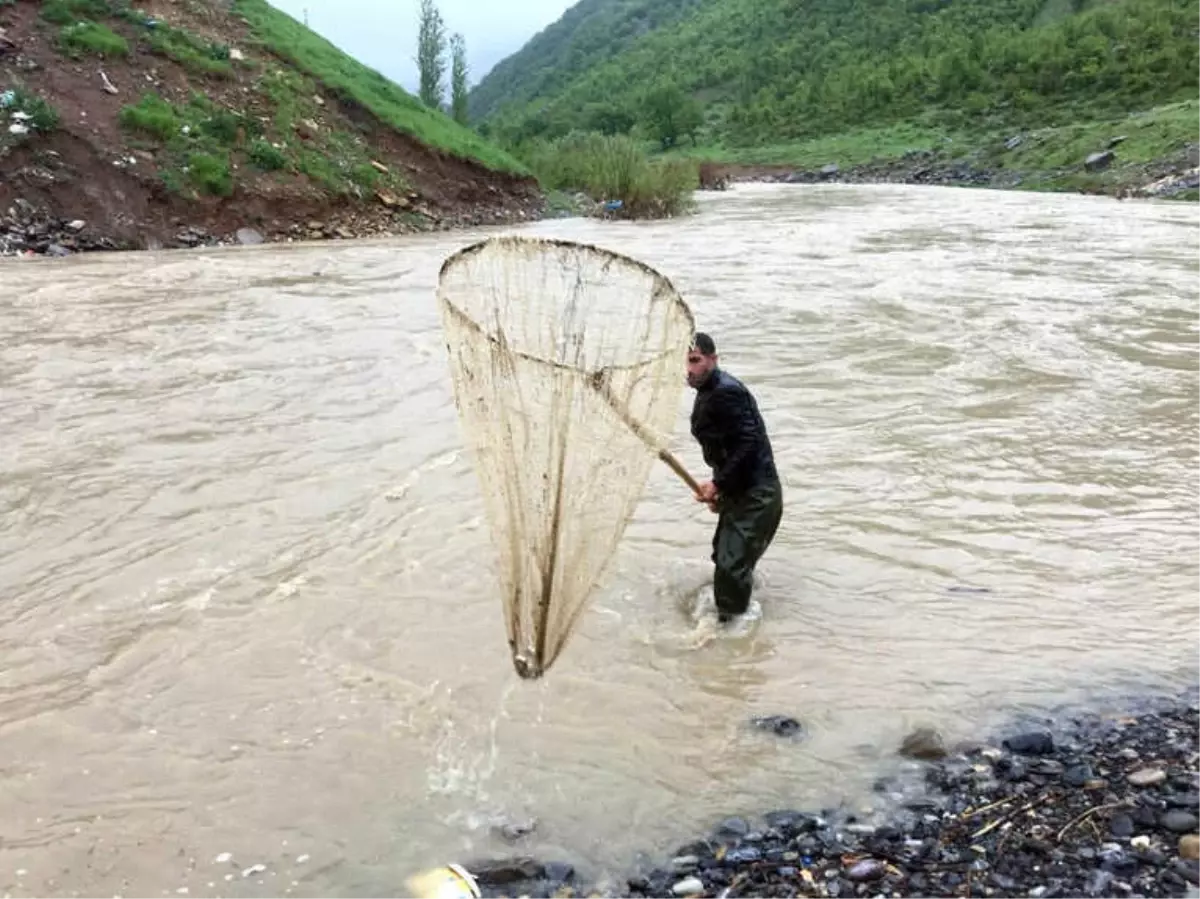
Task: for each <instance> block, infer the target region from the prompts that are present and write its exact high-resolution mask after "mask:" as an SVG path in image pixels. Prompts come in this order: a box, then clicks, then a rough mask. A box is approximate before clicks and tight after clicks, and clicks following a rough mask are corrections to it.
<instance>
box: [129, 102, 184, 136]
mask: <svg viewBox="0 0 1200 899" xmlns="http://www.w3.org/2000/svg"><path fill="white" fill-rule="evenodd" d="M118 121H119V122H120V123H121V125H122V126H123V127H124V128H127V129H129V130H130V131H137V132H141V133H142V134H146V135H149V136H150V137H155V138H157V139H158V140H160V141H162V142H163V143H167V142H168V141H171V140H174V139H176V138H178V137H179V135H180V130H181V129H182V128H183V120H182V119H181V118H180V117H179V116H178V115H177V114H176V112H175V107H174V106H172V105H171V104H170V103H168V102H167V101H166V100H164V99H163V98H162V97H160V96H158V94H144V95H143V96H142V99H141V100H139V101H138V103H137V104H136V105H133V106H124V107H122V108H121V112H120V114H119V115H118Z"/></svg>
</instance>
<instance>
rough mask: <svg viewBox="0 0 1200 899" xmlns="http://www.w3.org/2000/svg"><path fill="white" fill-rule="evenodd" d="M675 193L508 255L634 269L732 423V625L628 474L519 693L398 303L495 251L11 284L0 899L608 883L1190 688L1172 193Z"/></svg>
mask: <svg viewBox="0 0 1200 899" xmlns="http://www.w3.org/2000/svg"><path fill="white" fill-rule="evenodd" d="M700 204H701V207H700V213H699V214H698V215H697V216H695V217H693V218H689V219H686V220H683V221H677V222H665V223H649V224H616V223H601V222H593V221H580V220H563V221H549V222H541V223H537V224H535V225H531V226H529V227H528V228H525V229H514V230H525V231H528V232H532V233H537V234H545V235H555V236H561V237H566V238H571V239H581V240H586V241H590V242H596V243H599V244H601V245H603V246H606V247H609V248H612V249H615V250H620V251H624V252H628V253H631V254H633V255H635V256H637V257H639V258H641V259H643V260H644V261H646V262H648V263H650V264H651V265H654V266H655V267H657V268H659V269H660V270H661V271H662V272H663V273H665V274H666V275H668V276H669V277H670V278H671V279H672V280H673V281H674V282H675V283H676V284H677V286H678V287H679V288H680V289H681V291H682V292H683V293H684V295H685V297H686V298H687V299H688V301H689V302H690V303H691V305H692V308H693V310H694V312H695V314H696V317H697V320H698V323H699V325H700V326H701V327H703V328H704V329H706V330H708V331H710V332H711V333H713V334H714V336H715V337H716V339H717V342H718V345H719V348H720V350H721V352H722V361H723V363H724V365H725V366H726V367H727V368H728V369H729V370H730V371H732V372H733V373H735V374H736V375H738V376H740V377H742V378H743V379H744V380H746V381H747V382H748V383H749V384H750V385H751V386H752V387H753V389H754V390H755V391H756V393H757V395H758V398H759V402H760V404H761V406H762V409H763V411H764V415H765V417H766V419H767V422H768V425H769V427H770V429H771V433H772V438H773V440H774V443H775V449H776V457H777V460H778V462H779V464H780V468H781V472H782V476H783V479H784V484H785V490H786V494H787V495H786V502H787V508H786V512H785V517H784V521H783V524H782V526H781V529H780V532H779V536H778V538H777V540H776V543H775V545H774V546H773V548H772V549H771V551H770V553H769V554H768V556H767V557H766V559H765V560H764V561H763V563H762V566H761V568H760V574H761V585H760V589H759V593H758V596H759V598H760V600H761V607H762V613H763V614H762V618H761V620H760V621H758V622H757V623H755V624H754V626H753V627H751V628H749V629H748V630H746V631H744V632H742V633H740V634H735V635H734V636H732V637H728V638H725V639H720V640H716V641H714V642H710V643H708V644H707V645H704V646H702V647H700V648H695V646H694V643H693V642H690V641H689V635H690V634H691V629H692V623H691V621H690V620H689V619H688V617H687V616H686V614H684V612H683V611H682V610H681V607H682V606H683V604H684V603H685V602H686V601H687V598H688V597H689V596H694V595H695V594H696V592H697V591H698V590H700V589H701V588H702V585H703V584H704V582H705V579H706V577H707V576H708V551H709V545H708V542H709V539H710V533H711V527H712V524H713V519H712V517H711V516H710V515H709V513H708V512H707V511H706V510H704V509H703V508H702V507H700V506H698V505H697V504H696V503H695V502H694V501H693V500H692V498H691V497H690V495H689V494H688V493H687V491H686V490H685V489H683V488H682V487H681V485H680V482H679V481H678V479H677V478H676V477H675V476H674V475H673V474H672V473H671V472H670V471H669V470H668V469H667V468H666V467H665V466H662V465H656V467H655V469H654V470H653V472H652V475H651V479H650V482H649V485H648V488H647V491H646V494H645V496H644V499H643V501H642V503H641V505H640V506H639V508H638V512H637V516H636V518H635V520H634V521H633V522H632V524H631V525H630V527H629V529H628V530H627V532H626V536H625V539H624V541H623V543H622V545H621V547H620V549H619V551H618V553H617V555H616V557H615V561H614V563H613V568H612V570H611V573H610V577H609V578H608V580H607V581H606V582H605V584H604V585H603V587H602V588H601V589H599V590H598V591H597V592H596V593H595V595H594V597H593V600H592V603H591V605H590V607H589V611H588V612H587V613H586V614H585V616H584V617H583V619H582V621H581V624H580V626H579V628H578V630H577V632H576V633H575V636H574V637H573V639H572V641H571V642H570V643H569V645H568V646H567V649H566V650H565V652H564V653H563V656H562V657H561V659H560V660H559V662H558V663H557V665H556V666H555V667H554V668H553V669H552V670H551V672H550V674H549V675H548V676H547V677H546V679H545V680H543V681H540V682H535V683H529V682H523V681H520V680H518V679H517V678H516V676H515V675H514V673H513V671H512V666H511V663H510V661H509V657H508V647H507V645H506V643H505V640H504V634H503V627H502V622H501V619H500V602H499V597H498V595H497V593H496V591H495V589H494V581H493V579H492V577H491V575H490V566H491V558H490V555H489V554H490V551H491V550H490V546H489V543H488V539H489V538H488V531H487V529H486V526H485V524H484V521H483V518H482V501H481V498H480V493H479V488H478V484H477V482H476V480H475V477H474V473H473V471H472V469H471V467H470V463H469V459H468V458H467V457H466V456H465V455H464V453H463V451H462V440H461V434H460V432H459V426H458V420H457V416H456V413H455V410H454V408H453V404H452V399H451V392H450V383H449V374H448V368H447V363H446V354H445V347H444V345H443V343H442V337H441V330H440V322H439V319H438V317H437V309H436V306H435V305H434V295H433V290H434V285H435V281H436V276H437V270H438V267H439V265H440V264H441V262H442V260H443V259H444V258H445V257H446V256H447V255H449V254H450V253H451V252H453V251H455V250H456V249H458V248H460V247H462V246H464V245H466V244H467V243H469V242H472V241H474V240H476V239H478V238H479V237H481V236H483V235H484V234H486V233H494V232H484V231H480V232H472V233H456V234H442V235H435V236H423V237H418V238H407V239H404V240H396V241H387V242H346V243H325V244H318V245H289V246H263V247H254V248H244V249H229V250H220V251H200V252H164V253H142V254H114V255H87V256H83V257H75V258H70V259H65V260H53V261H51V260H38V261H15V260H7V261H3V264H0V329H2V331H3V343H2V344H0V434H2V435H3V439H2V440H0V475H2V481H0V659H2V664H0V893H4V894H11V895H14V896H29V895H104V896H107V895H116V894H122V895H149V896H159V895H167V896H175V895H183V894H184V891H186V894H187V895H191V896H209V895H228V896H259V895H283V894H290V895H298V896H299V895H304V896H318V895H381V894H389V895H403V894H404V892H405V887H404V878H405V877H407V876H408V875H410V874H412V873H413V872H414V871H417V870H420V869H422V868H425V867H429V866H432V865H436V864H440V863H442V862H449V861H464V860H467V859H469V858H473V857H477V856H482V855H489V854H492V853H500V852H512V851H514V850H513V849H512V848H511V847H509V846H507V844H505V843H504V842H502V841H501V840H500V839H499V838H498V837H496V836H495V835H493V833H492V829H491V826H492V823H493V822H494V821H495V820H496V819H498V818H500V817H502V816H509V818H510V819H522V818H527V817H536V818H537V819H538V822H539V823H538V828H537V831H536V832H535V833H534V834H533V835H532V836H531V837H529V838H528V839H527V840H526V841H525V842H524V843H523V844H522V845H521V847H520V848H519V850H518V851H520V852H524V853H528V854H532V855H536V856H538V857H545V858H561V859H566V860H569V861H571V862H573V863H574V864H575V865H576V866H577V867H578V868H579V869H580V871H581V873H586V874H587V875H589V876H591V877H601V878H603V877H604V876H606V875H608V876H612V877H614V878H615V877H617V876H619V875H620V874H621V873H623V872H625V871H627V870H628V869H629V867H630V866H631V865H632V863H633V862H634V860H635V858H636V855H637V853H638V852H639V851H643V850H644V851H649V852H652V853H667V852H669V851H670V850H671V849H673V848H674V847H675V846H676V845H678V844H679V843H680V842H683V841H686V840H687V839H689V838H691V837H692V836H693V835H694V834H696V833H698V832H700V831H701V830H702V829H703V828H707V827H708V826H709V825H710V824H711V823H712V822H713V821H714V820H716V819H717V818H719V817H721V816H723V815H726V814H735V813H747V814H753V813H756V812H758V811H763V810H766V809H769V808H775V807H787V806H792V807H804V808H811V807H821V806H822V805H829V804H836V803H837V802H839V801H841V800H842V799H848V800H849V801H852V802H858V801H866V799H867V798H869V797H870V795H871V793H870V786H871V783H872V780H873V778H874V777H875V776H876V771H877V767H878V765H879V764H882V763H884V762H886V760H887V759H888V758H889V757H890V756H892V755H893V753H894V750H895V747H896V746H897V744H898V742H899V741H900V739H901V738H902V737H903V735H904V734H905V733H906V732H907V731H909V730H910V729H912V728H913V727H914V726H917V725H921V724H930V725H933V726H936V727H937V728H939V729H940V730H941V731H942V732H943V733H944V734H945V735H946V737H947V739H948V740H953V739H956V738H960V737H970V736H974V735H976V734H978V733H979V732H980V731H981V729H985V728H987V727H988V726H990V725H991V724H993V723H994V722H997V721H999V720H1001V716H1003V715H1005V714H1007V713H1009V712H1011V711H1012V710H1014V709H1021V708H1036V707H1038V706H1039V705H1040V704H1042V703H1048V702H1057V701H1059V700H1064V699H1070V698H1071V697H1077V696H1085V695H1088V694H1089V693H1090V692H1091V691H1094V690H1096V689H1113V688H1120V689H1125V688H1142V687H1148V688H1159V687H1175V686H1178V685H1183V684H1187V683H1189V682H1191V681H1193V680H1194V679H1195V676H1196V663H1197V652H1196V633H1197V625H1198V607H1197V578H1198V551H1200V545H1198V516H1197V462H1198V453H1197V429H1198V401H1200V392H1198V386H1197V384H1198V379H1197V370H1198V366H1197V358H1198V357H1197V353H1198V340H1200V322H1198V305H1197V300H1198V293H1197V238H1198V236H1200V221H1198V217H1197V210H1196V206H1195V205H1194V204H1192V205H1185V204H1178V205H1169V204H1157V203H1138V202H1126V203H1118V202H1115V201H1112V200H1108V199H1102V198H1089V197H1080V196H1038V195H1030V194H1019V193H998V192H988V191H979V190H963V189H918V188H906V187H884V186H880V187H851V186H821V187H787V186H778V185H773V186H766V185H763V186H744V187H740V188H738V189H736V190H732V191H730V192H728V193H726V194H715V195H702V196H701V198H700ZM682 376H683V372H682V370H681V372H680V377H681V378H682ZM690 399H691V395H690V391H685V394H684V400H685V403H684V404H683V405H681V407H680V414H679V424H678V427H677V429H676V432H675V441H674V447H675V449H676V451H677V452H678V453H679V455H680V456H681V457H682V458H683V459H684V460H685V461H686V462H687V464H688V465H689V466H691V467H692V469H693V471H695V472H696V473H698V474H702V473H703V471H702V469H701V467H700V465H701V462H700V456H699V452H698V450H697V448H696V447H695V446H694V445H693V444H692V443H691V441H690V438H689V437H688V435H687V421H686V413H687V406H686V403H687V402H690ZM769 714H787V715H792V716H795V717H796V718H798V719H800V720H801V721H803V722H804V724H805V725H806V727H807V728H808V734H807V737H806V738H805V739H804V740H801V741H784V740H779V739H778V738H776V737H774V736H773V735H770V734H766V733H763V732H761V731H758V730H755V729H754V728H752V727H749V726H748V724H747V722H748V720H749V719H750V718H751V717H753V716H756V715H769ZM258 866H262V867H261V868H260V867H258Z"/></svg>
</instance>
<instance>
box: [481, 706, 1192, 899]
mask: <svg viewBox="0 0 1200 899" xmlns="http://www.w3.org/2000/svg"><path fill="white" fill-rule="evenodd" d="M1198 716H1200V704H1198V702H1197V694H1196V692H1195V691H1189V692H1188V693H1187V694H1185V695H1182V696H1177V697H1172V698H1170V699H1165V700H1159V701H1156V702H1153V703H1143V704H1141V705H1140V706H1139V707H1137V708H1135V709H1134V710H1132V711H1130V712H1129V713H1128V714H1121V715H1096V714H1083V715H1072V716H1069V717H1066V718H1064V717H1061V716H1059V717H1054V718H1048V719H1046V720H1045V721H1040V722H1033V723H1032V724H1031V723H1030V722H1025V723H1023V724H1022V725H1018V726H1014V728H1013V729H1012V730H1011V731H1010V732H1008V733H1006V734H998V735H996V736H995V738H994V739H990V740H987V741H984V742H980V743H976V744H969V745H960V746H954V747H947V746H945V745H944V743H943V741H942V739H941V737H940V736H939V735H938V734H936V733H935V732H932V731H918V732H916V733H914V734H912V735H911V736H910V737H909V738H908V739H906V740H905V741H904V743H903V744H902V745H901V746H900V747H898V748H897V756H898V757H899V758H898V761H899V762H900V763H901V764H900V768H901V771H900V772H899V773H898V774H895V775H891V776H888V777H886V778H883V779H881V780H880V781H879V782H877V783H876V791H877V798H878V802H876V803H873V806H874V807H875V808H876V811H875V812H874V813H873V814H871V815H869V816H856V815H854V814H850V813H846V812H839V811H836V810H822V811H815V810H793V809H782V810H772V811H769V812H767V813H766V814H764V815H762V817H761V818H759V819H746V818H742V817H732V818H728V819H726V820H724V821H721V822H719V823H718V824H717V825H716V827H715V828H714V829H713V830H712V831H711V832H710V833H708V834H706V835H704V836H703V837H701V838H699V839H697V840H696V841H694V842H692V843H689V844H687V845H684V846H680V847H679V848H678V850H677V851H676V852H675V854H674V857H671V858H663V859H661V860H660V862H659V863H658V864H657V865H655V866H653V867H651V868H650V869H648V870H642V871H637V872H634V873H633V874H632V875H631V876H630V877H629V878H628V881H627V883H626V884H624V885H623V886H619V887H617V888H616V889H613V888H611V885H610V886H609V887H607V888H606V887H600V888H596V887H594V886H592V885H588V884H584V883H581V882H578V881H577V878H576V875H575V872H574V871H573V869H572V868H571V866H570V865H568V864H563V863H553V864H546V863H543V862H541V861H538V860H535V859H532V858H515V859H503V860H485V861H476V862H473V863H468V864H467V865H466V868H467V870H469V871H471V873H472V874H473V875H474V876H475V877H476V879H477V881H478V884H479V889H480V891H481V893H482V894H483V895H485V896H522V895H528V896H569V895H578V896H583V895H627V896H637V897H640V896H677V897H683V896H714V897H715V896H720V897H737V896H786V897H794V896H828V897H860V896H984V897H993V896H995V897H1000V896H1032V897H1038V899H1052V897H1062V896H1117V897H1126V896H1186V895H1189V894H1191V895H1195V894H1196V885H1197V884H1200V867H1198V866H1200V861H1198V859H1200V834H1198V831H1200V820H1198V816H1200V773H1198V764H1197V763H1198V760H1200V752H1198V748H1200V747H1198V743H1200V729H1198ZM765 723H766V724H767V725H768V726H770V727H771V728H772V729H774V730H776V731H777V732H778V733H779V734H780V735H781V737H783V738H788V739H794V738H795V737H796V735H797V732H798V731H799V730H800V726H799V724H798V723H790V724H789V721H788V719H785V718H779V719H772V720H771V721H768V722H765Z"/></svg>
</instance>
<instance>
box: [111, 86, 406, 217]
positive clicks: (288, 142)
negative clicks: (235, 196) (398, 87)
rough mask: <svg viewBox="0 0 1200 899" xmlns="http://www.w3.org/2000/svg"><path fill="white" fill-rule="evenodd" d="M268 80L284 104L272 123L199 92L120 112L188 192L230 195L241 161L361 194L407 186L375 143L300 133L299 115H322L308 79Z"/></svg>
mask: <svg viewBox="0 0 1200 899" xmlns="http://www.w3.org/2000/svg"><path fill="white" fill-rule="evenodd" d="M268 84H273V90H274V96H275V97H277V98H278V100H279V102H280V107H279V110H280V112H279V114H278V115H277V116H276V120H275V121H274V122H273V123H272V125H271V126H270V127H269V128H264V126H263V124H262V122H260V121H259V119H258V118H257V117H256V116H253V115H248V114H245V113H243V112H241V111H239V110H235V109H227V108H224V107H221V106H218V105H216V104H214V103H213V102H212V101H211V100H209V99H208V98H207V97H205V96H204V95H203V94H200V93H193V95H192V97H191V99H190V100H189V101H188V102H187V103H186V104H182V105H176V104H172V103H169V102H168V101H167V100H165V99H163V98H162V97H160V96H158V95H157V94H154V93H147V94H145V95H143V96H142V98H141V99H140V100H139V101H138V102H137V103H136V104H131V105H129V106H125V107H124V108H123V109H122V110H121V113H120V117H119V118H120V123H121V126H122V127H123V128H125V129H126V130H127V131H129V132H130V133H131V134H133V135H137V136H141V137H143V138H147V139H152V140H153V141H154V142H155V145H156V146H159V147H161V148H162V149H163V150H164V151H165V152H162V153H160V155H159V168H160V171H162V173H163V180H164V182H165V183H166V184H167V186H168V187H169V188H170V189H171V190H175V191H179V192H183V193H187V192H188V191H190V190H197V191H200V192H203V193H208V194H214V195H216V196H229V193H230V192H231V191H232V190H233V187H234V182H233V175H232V165H233V163H234V162H238V161H241V160H244V161H245V162H246V164H247V165H248V166H251V167H253V168H254V169H257V170H259V171H261V172H287V173H294V174H301V175H304V176H306V177H308V178H310V179H312V180H313V181H315V182H317V183H318V184H320V185H322V186H323V187H324V188H325V189H326V190H329V191H332V192H334V193H339V194H352V195H355V196H359V197H361V196H363V195H364V191H370V190H372V189H375V188H377V187H384V188H388V189H390V190H401V189H403V188H405V187H406V185H405V183H404V181H403V179H402V178H401V177H400V176H398V175H395V174H392V173H390V172H389V173H386V174H385V173H383V172H380V171H379V170H378V169H376V168H375V167H374V166H373V165H371V155H370V152H369V147H368V146H367V145H366V144H365V143H364V141H363V140H362V139H361V138H360V137H358V136H357V135H354V134H349V133H346V132H341V131H336V130H329V129H327V128H318V130H317V131H316V132H315V133H314V134H313V135H312V137H311V139H309V140H302V139H301V138H300V137H299V136H298V135H297V134H296V132H295V130H294V129H293V127H292V125H293V123H294V122H295V121H299V120H302V119H306V118H316V112H315V111H314V109H313V108H312V107H313V105H314V104H315V101H314V100H313V99H312V97H313V90H312V85H311V84H309V83H308V82H307V81H306V79H304V78H302V77H299V78H297V77H295V76H290V75H289V76H285V77H283V78H282V79H277V80H275V81H272V80H271V79H270V78H269V79H268ZM218 162H219V163H220V165H218Z"/></svg>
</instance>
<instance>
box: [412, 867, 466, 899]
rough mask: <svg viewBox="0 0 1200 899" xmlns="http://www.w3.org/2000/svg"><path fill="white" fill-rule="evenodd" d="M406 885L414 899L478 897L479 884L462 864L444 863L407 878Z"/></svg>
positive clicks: (464, 898)
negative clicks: (439, 866) (442, 865)
mask: <svg viewBox="0 0 1200 899" xmlns="http://www.w3.org/2000/svg"><path fill="white" fill-rule="evenodd" d="M406 886H407V887H408V888H409V890H411V891H412V892H411V893H410V894H409V895H411V896H414V897H416V899H479V897H480V895H481V894H480V892H479V885H478V884H477V883H475V878H474V877H472V876H471V873H470V872H469V871H468V870H467V869H466V868H464V867H463V866H462V865H446V866H444V867H441V868H434V869H433V870H432V871H423V872H422V873H420V874H417V875H414V876H413V877H410V878H409V879H408V882H407V884H406Z"/></svg>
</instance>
